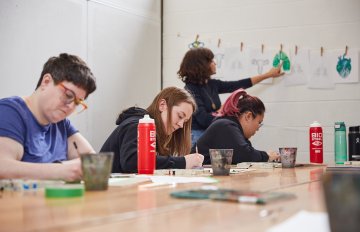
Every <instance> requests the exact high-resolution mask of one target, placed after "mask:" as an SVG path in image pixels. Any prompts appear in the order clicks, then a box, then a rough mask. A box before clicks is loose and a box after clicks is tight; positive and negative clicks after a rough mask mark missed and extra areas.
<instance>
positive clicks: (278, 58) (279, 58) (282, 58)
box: [273, 51, 291, 71]
mask: <svg viewBox="0 0 360 232" xmlns="http://www.w3.org/2000/svg"><path fill="white" fill-rule="evenodd" d="M280 62H283V66H282V68H283V70H284V71H290V66H291V65H290V59H289V57H288V56H287V55H286V53H285V52H283V51H280V52H279V53H277V54H276V55H275V57H274V60H273V67H275V68H276V67H277V66H278V65H279V64H280Z"/></svg>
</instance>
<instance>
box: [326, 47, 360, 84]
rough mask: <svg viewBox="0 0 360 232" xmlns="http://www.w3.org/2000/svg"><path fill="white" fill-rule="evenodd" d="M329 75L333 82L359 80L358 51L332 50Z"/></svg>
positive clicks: (354, 81)
mask: <svg viewBox="0 0 360 232" xmlns="http://www.w3.org/2000/svg"><path fill="white" fill-rule="evenodd" d="M330 56H331V61H332V63H331V67H332V68H331V71H332V72H331V75H333V77H334V82H335V83H356V82H359V51H357V50H348V51H346V52H344V50H340V49H338V50H332V51H331V52H330Z"/></svg>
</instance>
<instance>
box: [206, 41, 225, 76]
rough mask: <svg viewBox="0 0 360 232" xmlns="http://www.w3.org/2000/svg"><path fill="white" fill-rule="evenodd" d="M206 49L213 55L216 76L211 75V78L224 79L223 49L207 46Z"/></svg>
mask: <svg viewBox="0 0 360 232" xmlns="http://www.w3.org/2000/svg"><path fill="white" fill-rule="evenodd" d="M208 48H209V49H210V50H211V51H212V52H213V53H214V60H215V63H216V74H214V75H212V76H211V77H212V78H216V79H224V78H225V76H224V59H225V51H224V48H223V47H221V46H220V48H219V47H217V46H214V45H212V44H209V46H208Z"/></svg>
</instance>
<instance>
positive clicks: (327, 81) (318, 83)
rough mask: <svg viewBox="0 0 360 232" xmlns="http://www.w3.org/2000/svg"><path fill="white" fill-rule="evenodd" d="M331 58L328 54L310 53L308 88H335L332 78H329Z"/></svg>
mask: <svg viewBox="0 0 360 232" xmlns="http://www.w3.org/2000/svg"><path fill="white" fill-rule="evenodd" d="M330 58H331V57H330V56H329V54H328V52H324V53H323V55H322V56H321V55H320V51H311V52H310V76H309V78H310V79H309V82H308V87H309V88H315V89H331V88H335V84H334V80H333V76H331V70H330V69H331V59H330Z"/></svg>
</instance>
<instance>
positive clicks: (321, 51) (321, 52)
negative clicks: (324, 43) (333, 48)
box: [320, 47, 324, 56]
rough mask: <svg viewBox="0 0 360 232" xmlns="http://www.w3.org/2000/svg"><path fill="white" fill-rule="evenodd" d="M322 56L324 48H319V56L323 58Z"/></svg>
mask: <svg viewBox="0 0 360 232" xmlns="http://www.w3.org/2000/svg"><path fill="white" fill-rule="evenodd" d="M323 54H324V48H323V47H321V48H320V56H323Z"/></svg>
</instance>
